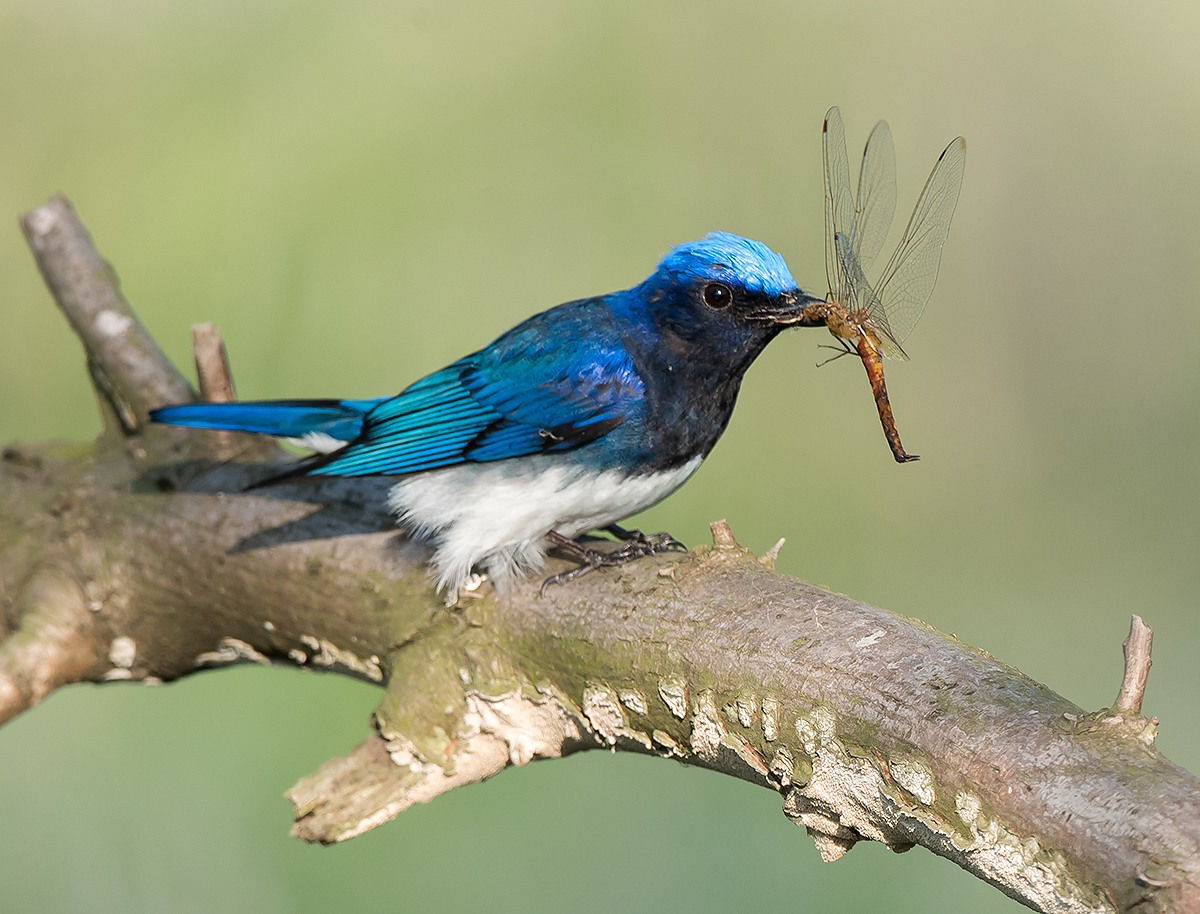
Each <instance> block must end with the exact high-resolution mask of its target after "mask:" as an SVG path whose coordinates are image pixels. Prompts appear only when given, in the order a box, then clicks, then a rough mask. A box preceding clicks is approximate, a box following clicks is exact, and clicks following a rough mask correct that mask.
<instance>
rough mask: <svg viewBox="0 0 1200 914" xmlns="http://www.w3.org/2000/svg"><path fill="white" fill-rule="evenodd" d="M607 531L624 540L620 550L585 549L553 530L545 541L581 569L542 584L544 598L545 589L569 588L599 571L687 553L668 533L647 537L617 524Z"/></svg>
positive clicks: (565, 573) (558, 575) (556, 576)
mask: <svg viewBox="0 0 1200 914" xmlns="http://www.w3.org/2000/svg"><path fill="white" fill-rule="evenodd" d="M604 529H605V531H606V532H608V533H611V534H612V535H613V536H615V537H617V538H618V539H621V540H624V541H625V544H624V545H623V546H621V548H620V549H614V550H613V551H612V552H601V551H600V550H599V549H593V548H591V547H590V546H585V545H584V544H583V543H581V542H579V541H578V540H574V539H571V538H570V537H567V536H563V535H562V534H561V533H559V532H558V531H556V530H551V531H550V532H549V533H547V534H546V538H547V539H549V540H550V542H552V543H554V544H555V545H556V546H559V547H560V548H562V549H563V551H564V552H569V553H570V554H571V556H572V558H575V559H577V560H578V561H579V562H580V565H579V567H578V568H572V569H571V570H570V571H564V572H561V573H560V574H552V575H550V577H548V578H546V579H545V580H544V581H542V587H541V591H540V593H541V595H542V596H545V594H546V588H547V587H549V586H551V585H552V584H566V583H568V582H569V581H573V580H575V579H576V578H579V577H582V576H583V575H585V574H587V573H588V572H590V571H595V570H596V569H597V568H605V567H613V566H616V565H624V564H625V563H626V562H632V561H634V560H635V559H640V558H643V557H645V556H648V555H656V554H658V553H662V552H670V551H678V552H687V546H685V545H684V544H683V543H681V542H679V540H677V539H675V537H673V536H671V534H669V533H655V534H653V535H652V536H647V535H646V534H644V533H643V532H642V531H641V530H626V529H625V528H624V527H619V526H617V525H616V524H612V525H610V526H608V527H605V528H604Z"/></svg>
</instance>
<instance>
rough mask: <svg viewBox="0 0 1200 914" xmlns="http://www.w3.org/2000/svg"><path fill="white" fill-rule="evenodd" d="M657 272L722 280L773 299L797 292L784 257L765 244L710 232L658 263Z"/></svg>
mask: <svg viewBox="0 0 1200 914" xmlns="http://www.w3.org/2000/svg"><path fill="white" fill-rule="evenodd" d="M657 272H660V273H661V272H666V273H670V274H672V275H674V276H677V277H678V276H681V275H690V276H703V277H706V278H711V279H720V280H724V281H726V282H728V283H730V284H731V285H737V286H741V287H743V288H745V289H748V290H749V291H751V292H761V293H763V294H764V295H771V296H775V295H782V294H783V293H784V292H793V291H795V289H796V280H794V279H792V274H791V272H790V271H789V270H788V268H787V264H786V263H784V262H783V258H782V257H780V256H779V255H778V254H776V253H775V252H774V251H772V250H771V249H770V248H769V247H767V246H766V245H765V244H760V243H759V242H757V241H751V240H750V239H749V238H742V237H741V236H740V235H731V234H729V233H728V232H709V233H708V234H707V235H705V236H704V237H703V238H701V239H700V240H699V241H692V242H689V243H687V244H681V245H679V247H677V248H674V249H673V250H672V251H671V253H670V254H668V255H667V256H666V257H664V258H663V259H662V260H661V261H659V264H658V271H657Z"/></svg>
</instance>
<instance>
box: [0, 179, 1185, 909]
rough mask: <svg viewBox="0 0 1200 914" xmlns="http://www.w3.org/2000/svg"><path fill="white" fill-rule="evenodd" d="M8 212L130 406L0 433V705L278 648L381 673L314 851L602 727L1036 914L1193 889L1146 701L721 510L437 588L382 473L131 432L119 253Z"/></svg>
mask: <svg viewBox="0 0 1200 914" xmlns="http://www.w3.org/2000/svg"><path fill="white" fill-rule="evenodd" d="M23 225H24V226H25V227H26V232H27V234H28V235H29V237H30V241H31V245H32V247H33V249H34V253H35V256H36V257H37V259H38V263H39V266H40V268H41V270H42V272H43V275H45V276H46V278H47V284H48V285H49V287H50V289H51V291H52V292H53V293H54V295H55V297H56V300H57V301H58V303H59V306H60V307H61V308H62V309H63V311H64V313H66V315H67V317H68V319H69V320H70V321H71V324H72V326H73V327H75V328H76V330H77V332H78V333H79V335H80V338H81V340H82V341H83V343H84V347H85V349H86V350H87V352H88V355H89V358H90V360H91V361H92V363H93V364H95V365H96V366H98V368H99V371H98V372H93V378H94V379H96V382H97V384H98V385H100V386H101V389H102V390H103V396H104V397H105V399H106V401H108V402H114V403H116V402H119V403H123V404H125V406H126V407H128V414H129V415H132V416H133V421H132V422H122V423H121V425H120V431H121V433H122V435H121V436H116V435H113V434H106V435H104V436H102V437H101V439H100V440H98V441H97V442H96V444H95V445H94V446H93V447H92V449H91V450H89V451H87V452H86V453H81V452H80V450H79V449H78V448H73V449H64V448H61V447H55V446H49V445H47V446H42V447H35V448H15V447H13V448H8V449H6V450H5V451H4V452H3V459H2V460H0V601H2V604H3V610H4V611H3V615H2V616H0V637H2V638H3V641H2V643H0V720H4V719H7V718H9V717H11V716H12V715H14V714H16V713H18V712H20V711H21V710H24V709H26V708H28V707H30V706H32V705H33V704H35V703H36V702H37V701H38V700H40V699H41V698H43V697H44V696H45V695H46V694H47V693H48V692H49V691H50V690H52V689H53V688H56V687H57V686H59V685H62V684H65V683H68V682H73V681H91V682H99V681H108V680H113V679H131V680H142V681H149V680H155V681H159V680H172V679H176V678H179V677H181V676H186V675H188V674H189V673H191V672H193V671H195V670H196V669H199V668H204V667H211V666H215V665H225V664H233V663H291V664H298V665H302V666H306V667H310V668H317V669H324V670H330V671H335V672H340V673H344V674H346V675H351V676H356V677H358V678H360V679H364V680H366V681H369V682H373V683H376V684H378V685H379V686H380V687H381V688H382V690H383V692H382V696H381V700H380V703H379V706H378V708H377V709H376V711H375V715H374V723H375V732H373V733H372V734H370V735H369V736H368V737H367V739H366V740H365V741H364V742H363V743H362V744H361V745H360V746H359V747H358V748H356V749H354V750H352V751H351V752H349V753H348V754H347V755H345V756H343V757H342V758H339V759H335V760H333V761H331V762H329V763H327V764H326V765H325V766H323V767H322V768H321V769H320V770H318V771H317V772H315V773H314V774H312V775H310V776H308V777H306V778H304V779H302V780H301V781H300V782H299V783H298V784H297V785H296V786H295V787H293V788H292V790H291V791H290V794H289V796H290V797H291V799H292V802H293V804H294V805H295V814H296V823H295V826H294V829H293V831H294V833H295V834H297V835H299V836H300V837H302V838H304V839H306V840H309V841H319V842H323V843H332V842H336V841H341V840H345V839H346V838H350V837H353V836H354V835H357V834H361V833H362V832H363V831H366V830H367V829H370V828H372V827H374V826H376V825H379V824H381V823H382V822H385V821H387V820H388V819H390V818H392V817H393V816H395V815H397V814H398V813H399V812H400V811H402V810H403V809H405V808H407V807H408V806H410V805H412V804H413V803H420V802H426V801H428V800H430V799H432V798H433V797H435V796H437V795H439V794H441V793H444V792H445V791H447V790H449V789H452V788H453V787H456V786H458V785H460V784H466V783H471V782H474V781H478V780H482V779H483V778H486V777H489V776H491V775H492V774H495V773H496V772H498V771H500V770H501V769H503V768H504V767H505V766H507V765H522V764H525V763H527V762H529V761H530V760H532V759H535V758H554V757H558V756H562V755H566V754H569V753H571V752H575V751H579V750H582V749H589V748H611V749H614V750H619V751H632V752H641V753H646V754H654V755H659V756H662V757H664V758H675V759H679V760H684V761H687V762H688V763H690V764H695V765H701V766H703V767H707V768H711V769H714V770H717V771H721V772H725V773H727V774H731V775H733V776H736V777H740V778H743V779H746V780H749V781H751V782H753V783H756V784H759V785H761V786H763V787H765V788H767V789H771V790H775V791H777V792H778V793H779V794H780V795H781V797H782V800H783V809H784V813H785V814H786V815H787V816H788V817H789V818H791V819H792V820H793V821H795V822H796V823H797V824H799V825H802V826H804V827H805V828H807V829H808V831H809V833H810V834H811V835H812V836H813V838H814V840H815V842H816V844H817V847H818V849H819V850H820V852H821V854H822V856H823V857H824V858H825V859H826V860H833V859H836V858H837V857H839V856H841V855H842V854H844V853H845V852H846V851H847V850H849V849H850V848H851V847H853V846H854V844H855V843H856V842H858V841H861V840H877V841H881V842H883V843H885V844H886V845H888V846H889V847H891V848H893V849H894V850H897V851H902V850H906V849H908V848H909V847H912V846H913V845H914V844H921V845H923V846H925V847H928V848H930V849H931V850H933V851H934V852H935V853H938V854H940V855H942V856H944V857H947V858H949V859H951V860H953V861H955V862H956V863H958V864H959V865H960V866H962V867H964V868H965V869H967V870H969V871H970V872H972V873H974V874H976V875H977V876H979V877H980V878H982V879H985V880H987V881H988V882H990V883H991V884H993V885H995V886H996V887H998V888H999V889H1000V890H1001V891H1003V892H1005V893H1006V894H1008V895H1010V896H1012V897H1013V898H1016V899H1018V900H1020V901H1022V902H1024V903H1025V904H1027V905H1028V906H1030V907H1032V908H1034V909H1035V910H1039V911H1047V912H1049V911H1054V912H1068V911H1069V912H1077V911H1127V910H1138V911H1155V910H1176V911H1197V910H1200V779H1197V778H1196V777H1195V776H1193V775H1191V774H1189V773H1188V772H1186V771H1184V770H1183V769H1181V768H1179V767H1178V766H1176V765H1174V764H1172V763H1171V762H1170V761H1169V760H1167V759H1166V758H1165V757H1164V756H1163V755H1162V754H1161V753H1160V752H1159V751H1158V750H1157V749H1156V748H1155V746H1154V734H1155V722H1153V721H1149V720H1146V719H1145V718H1143V717H1141V715H1140V701H1138V702H1134V701H1132V699H1129V700H1125V701H1119V702H1118V703H1117V705H1115V706H1114V707H1113V708H1109V709H1103V710H1101V711H1098V712H1095V713H1090V714H1089V713H1087V712H1085V711H1084V710H1083V709H1081V708H1079V707H1077V706H1076V705H1074V704H1072V703H1071V702H1069V701H1068V700H1067V699H1065V698H1063V697H1061V696H1059V695H1056V694H1055V693H1054V692H1052V691H1050V690H1049V689H1047V688H1045V687H1044V686H1042V685H1040V684H1038V683H1036V682H1033V681H1031V680H1029V679H1028V678H1026V677H1024V676H1023V675H1021V674H1020V673H1019V672H1018V671H1016V670H1014V669H1012V668H1010V667H1007V666H1005V665H1004V664H1002V663H1000V662H999V661H997V660H995V659H994V658H992V657H991V656H990V655H988V654H987V653H985V652H983V651H980V650H978V649H976V648H973V647H971V646H969V645H966V644H962V643H960V642H958V641H957V640H956V639H954V638H952V637H948V636H946V635H942V634H940V633H938V632H936V631H934V630H933V629H930V628H929V627H927V626H924V625H922V624H921V623H919V622H916V621H913V620H910V619H905V618H902V617H899V616H896V615H894V614H892V613H889V612H887V611H885V610H882V609H878V608H875V607H871V606H867V605H864V604H861V603H858V602H856V601H854V600H852V599H850V598H848V597H845V596H842V595H839V594H834V593H830V592H829V591H826V590H822V589H820V588H818V587H814V586H812V585H810V584H806V583H803V582H801V581H797V580H795V579H793V578H790V577H787V576H784V575H781V574H778V573H776V572H775V571H774V567H773V566H774V556H773V555H768V556H764V557H763V558H762V559H758V558H755V557H754V556H753V555H751V554H750V553H749V552H748V551H747V550H745V549H743V548H742V547H740V546H739V545H738V544H737V542H736V539H735V538H734V536H733V533H732V531H730V529H729V527H728V525H727V524H724V523H723V522H718V523H717V524H714V525H713V546H712V547H709V548H700V549H696V550H695V551H693V552H692V553H690V554H688V555H686V556H683V557H682V558H676V557H659V558H657V559H650V560H645V561H641V562H638V563H635V564H633V565H631V566H627V567H625V568H622V569H620V570H618V571H614V572H612V573H608V572H605V573H604V574H595V575H590V576H588V577H586V578H584V579H581V580H580V581H577V582H574V583H573V584H572V585H571V586H570V587H565V588H558V589H552V590H550V591H548V592H547V594H546V596H545V597H539V596H538V592H537V587H536V582H535V583H531V584H529V585H528V586H524V587H521V588H518V589H517V590H516V591H515V592H514V593H511V594H508V595H506V596H504V597H499V596H497V595H496V594H494V593H492V592H491V591H490V589H489V588H488V586H487V585H486V584H483V585H482V586H481V587H480V588H478V589H477V590H476V591H473V592H469V593H467V594H465V595H464V597H463V598H462V599H461V600H460V603H459V604H458V605H457V606H455V607H453V608H452V609H450V610H447V609H446V608H444V607H443V605H442V603H441V600H440V599H439V598H438V596H437V595H436V594H435V593H434V592H433V591H432V590H431V588H430V586H429V582H428V578H427V576H426V572H425V569H424V561H425V559H426V551H425V548H424V547H423V546H421V545H420V544H418V543H413V542H409V541H406V540H405V539H404V538H403V537H401V536H400V535H399V534H398V533H397V532H396V531H395V529H394V526H393V524H392V521H391V518H390V517H388V515H387V514H386V511H384V509H383V507H382V506H383V504H384V502H385V498H384V497H383V496H384V493H385V492H386V482H380V481H365V482H363V481H360V482H358V483H354V484H351V483H348V482H346V481H343V480H336V479H332V480H323V481H318V480H308V481H304V482H300V483H294V484H290V485H286V486H280V487H278V488H275V489H270V490H266V491H265V492H264V491H262V490H259V491H255V492H254V493H252V494H244V493H243V490H244V488H245V486H246V485H247V484H248V483H249V482H252V481H253V480H255V479H257V478H261V477H262V475H264V474H265V473H267V472H273V471H274V470H275V469H278V464H279V463H281V462H282V461H283V459H284V457H283V455H282V454H281V453H280V452H279V451H277V450H275V449H274V447H273V445H270V444H269V443H265V444H264V443H263V442H261V441H257V440H254V441H252V442H251V441H250V440H249V439H246V438H244V437H243V436H237V438H236V440H237V441H238V442H240V444H239V446H238V447H237V448H235V449H234V450H235V452H236V453H235V454H234V456H235V457H240V458H241V459H234V460H228V459H224V457H225V453H224V451H225V449H224V446H222V447H221V449H220V453H217V452H216V451H215V450H214V446H213V443H212V439H211V437H210V436H206V435H205V434H204V433H192V432H186V431H184V432H176V433H171V434H165V433H163V434H160V433H159V432H158V430H147V428H146V427H145V425H144V416H145V413H146V411H147V410H148V409H150V408H153V406H157V405H162V404H164V403H168V402H173V401H181V400H187V399H190V398H191V397H192V396H193V394H192V392H191V389H190V387H189V386H188V385H187V384H186V382H184V381H183V380H182V378H181V377H180V376H179V375H178V373H177V372H176V371H175V369H174V368H173V367H172V366H170V364H169V363H168V362H167V361H166V359H165V357H163V356H162V353H161V351H160V350H159V349H158V347H157V346H156V345H155V344H154V343H153V340H152V339H151V338H150V337H149V334H148V333H146V332H145V330H144V328H142V326H141V324H140V323H138V322H137V319H136V317H135V316H134V315H133V313H132V311H131V310H130V309H129V307H128V305H127V304H126V303H124V301H123V300H122V299H120V298H119V295H118V294H117V293H116V292H115V286H111V285H110V286H109V291H107V292H106V291H104V290H103V288H101V289H100V290H99V291H97V289H96V288H94V284H95V283H96V282H97V281H98V280H105V281H108V280H107V279H106V278H107V277H110V273H109V272H108V271H107V270H101V269H99V268H98V267H97V266H96V265H97V264H100V265H102V264H103V261H102V260H100V258H99V255H98V254H96V253H95V251H94V250H90V253H89V250H85V249H83V248H81V245H83V246H84V247H86V248H87V249H90V242H88V243H87V244H86V245H85V244H84V243H85V242H87V241H88V239H87V235H86V231H85V230H83V228H82V226H81V225H79V224H78V221H77V219H76V217H75V216H74V211H73V210H72V209H71V207H70V205H69V203H67V202H66V201H65V200H62V199H56V200H54V201H51V202H50V203H48V204H47V205H46V206H44V207H42V208H41V209H39V210H37V211H35V212H34V213H31V214H29V215H28V216H26V217H24V219H23ZM81 265H90V266H81ZM103 285H104V283H103V282H100V286H101V287H103ZM114 295H116V296H117V297H116V298H114V297H113V296H114ZM98 302H99V304H97V303H98ZM106 312H107V313H111V314H113V315H114V316H113V317H103V316H102V315H103V314H105V313H106ZM118 324H119V325H120V327H119V331H118V332H109V331H112V330H115V329H117V328H118ZM97 325H100V326H99V327H98V326H97ZM207 345H208V346H209V348H208V355H209V356H211V354H212V345H211V338H210V339H209V343H208V344H207ZM198 348H199V347H198ZM226 375H227V372H226ZM99 378H103V379H104V381H103V382H101V381H100V380H99ZM105 384H106V385H108V387H107V389H105V388H104V387H103V385H105ZM210 386H211V385H209V384H208V383H205V384H204V387H205V388H209V387H210ZM113 412H114V415H120V407H119V406H116V407H115V408H114V411H113ZM218 458H221V459H218ZM251 461H254V462H251ZM272 461H273V462H274V463H275V464H276V466H274V467H272V466H270V465H269V464H270V463H271V462H272ZM264 462H266V463H267V464H268V465H267V466H264V465H263V463H264ZM1144 653H1145V657H1146V659H1147V660H1148V656H1149V644H1148V639H1147V643H1146V645H1145V652H1144ZM1146 666H1147V668H1148V664H1147V665H1146ZM1141 682H1142V683H1143V684H1144V678H1143V679H1142V680H1141ZM1122 695H1123V696H1124V695H1125V690H1123V691H1122ZM1138 696H1139V697H1140V687H1139V690H1138Z"/></svg>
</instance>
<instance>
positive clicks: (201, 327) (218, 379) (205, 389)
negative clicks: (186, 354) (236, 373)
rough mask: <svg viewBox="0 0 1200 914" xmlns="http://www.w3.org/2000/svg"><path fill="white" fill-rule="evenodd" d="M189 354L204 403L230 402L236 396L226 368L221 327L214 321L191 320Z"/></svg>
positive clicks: (228, 369) (227, 362)
mask: <svg viewBox="0 0 1200 914" xmlns="http://www.w3.org/2000/svg"><path fill="white" fill-rule="evenodd" d="M192 356H193V357H194V358H195V360H196V382H197V384H199V386H200V399H201V401H203V402H204V403H232V402H233V401H234V400H236V399H237V394H236V393H234V388H233V372H232V371H231V370H230V368H229V353H227V352H226V351H225V341H224V340H222V339H221V331H219V330H218V329H217V328H216V325H214V324H195V325H193V327H192Z"/></svg>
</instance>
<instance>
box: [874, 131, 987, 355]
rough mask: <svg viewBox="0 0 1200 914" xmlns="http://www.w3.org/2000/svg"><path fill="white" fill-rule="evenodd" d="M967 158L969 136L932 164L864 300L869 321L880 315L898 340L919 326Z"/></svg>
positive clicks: (940, 256) (956, 199)
mask: <svg viewBox="0 0 1200 914" xmlns="http://www.w3.org/2000/svg"><path fill="white" fill-rule="evenodd" d="M966 161H967V141H966V140H964V139H963V138H962V137H958V138H957V139H955V140H953V141H952V142H951V143H950V145H949V146H947V147H946V149H945V151H944V152H942V155H941V157H940V158H939V159H938V160H937V164H936V165H934V166H933V171H932V172H930V174H929V180H928V181H926V182H925V189H924V190H922V191H921V196H920V198H919V199H918V200H917V205H916V208H915V209H913V214H912V216H911V217H910V218H909V220H908V226H907V227H906V228H905V229H904V236H903V237H902V238H901V239H900V245H899V247H897V248H896V253H895V254H893V255H892V259H891V260H889V261H888V265H887V267H885V268H884V271H883V275H882V276H881V277H880V280H879V284H878V285H877V286H876V288H875V295H874V296H873V298H872V300H871V301H870V303H869V304H868V305H867V312H868V319H869V320H870V321H871V323H872V324H875V323H876V322H879V321H880V320H881V318H882V319H883V320H882V325H883V326H887V327H888V328H889V333H890V336H891V338H892V340H893V341H894V342H896V343H897V344H899V343H902V342H904V339H905V338H906V337H907V336H908V335H909V334H910V333H911V332H912V329H913V327H915V326H916V325H917V321H919V320H920V319H921V313H922V312H923V311H924V310H925V303H926V302H927V301H929V296H930V295H931V294H932V293H933V286H934V283H936V282H937V275H938V267H939V266H940V265H941V262H942V245H944V244H945V243H946V236H947V235H948V234H949V232H950V220H951V218H953V216H954V207H955V206H956V205H957V203H958V192H959V190H961V188H962V179H963V168H964V167H965V165H966ZM885 354H886V352H885Z"/></svg>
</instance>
